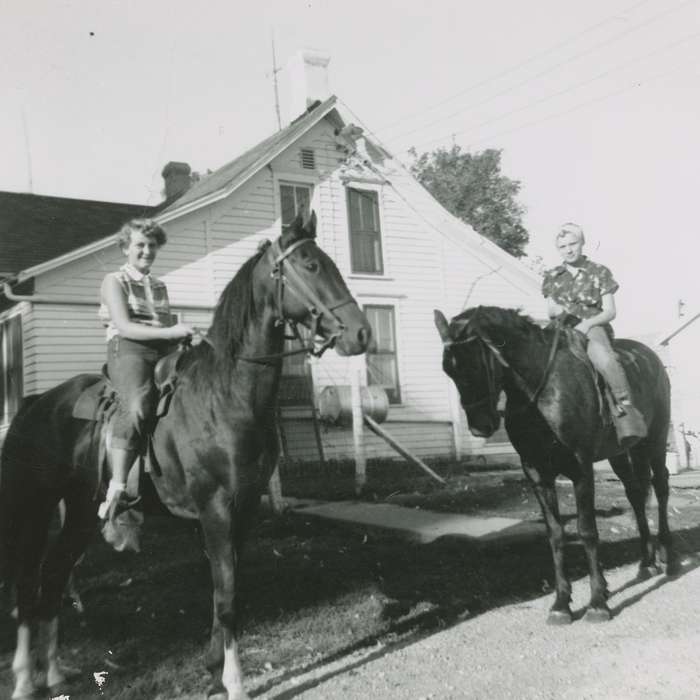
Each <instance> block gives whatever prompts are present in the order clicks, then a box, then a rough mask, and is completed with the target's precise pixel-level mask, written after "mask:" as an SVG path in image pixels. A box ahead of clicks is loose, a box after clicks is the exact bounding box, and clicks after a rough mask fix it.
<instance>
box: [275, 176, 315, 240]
mask: <svg viewBox="0 0 700 700" xmlns="http://www.w3.org/2000/svg"><path fill="white" fill-rule="evenodd" d="M280 208H281V211H282V233H285V232H286V231H287V230H289V226H290V224H291V223H292V221H294V219H295V218H296V216H297V214H299V213H300V212H301V214H302V216H303V217H304V219H306V218H308V216H309V214H310V213H311V187H310V186H309V185H294V184H281V185H280Z"/></svg>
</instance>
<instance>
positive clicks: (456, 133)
mask: <svg viewBox="0 0 700 700" xmlns="http://www.w3.org/2000/svg"><path fill="white" fill-rule="evenodd" d="M698 36H700V32H694V33H693V34H689V35H687V36H684V37H683V38H681V39H678V40H676V41H672V42H670V43H669V44H665V45H664V46H661V47H659V48H657V49H654V50H653V51H651V52H649V53H647V54H644V55H643V56H638V57H637V58H633V59H632V60H630V61H625V62H624V63H620V64H619V65H617V66H615V67H614V68H610V69H608V70H606V71H603V72H602V73H598V74H597V75H594V76H593V77H591V78H586V80H582V81H581V82H579V83H575V84H574V85H569V86H568V87H565V88H564V89H563V90H559V91H558V92H554V93H551V94H549V95H546V96H545V97H542V98H540V99H538V100H535V101H534V102H528V103H527V104H524V105H521V106H520V107H515V108H514V109H511V110H509V111H508V112H504V113H503V114H500V115H498V116H496V117H490V118H489V119H485V120H484V121H482V122H479V123H477V124H474V125H473V126H470V127H469V128H467V129H463V130H462V131H451V132H450V133H449V134H444V135H442V136H438V137H436V138H433V139H429V140H427V141H422V142H421V143H420V144H418V145H419V146H425V145H427V144H430V143H434V142H436V141H442V140H444V139H446V138H452V137H455V136H462V135H464V134H467V133H469V132H471V131H474V130H475V129H479V128H481V127H483V126H488V125H490V124H493V123H494V122H497V121H501V120H502V119H505V118H506V117H510V116H512V115H513V114H517V113H518V112H522V111H523V110H526V109H529V108H530V107H535V106H536V105H540V104H543V103H544V102H548V101H549V100H551V99H554V98H555V97H560V96H561V95H564V94H566V93H567V92H571V91H572V90H576V89H578V88H580V87H583V86H584V85H588V84H589V83H593V82H595V81H596V80H600V79H601V78H606V77H607V76H609V75H611V74H612V73H615V72H617V71H619V70H623V69H625V68H627V67H629V66H631V65H634V64H635V63H638V62H639V61H644V60H646V59H648V58H651V57H652V56H657V55H659V54H661V53H664V52H665V51H669V50H671V49H674V48H676V47H677V46H680V45H681V44H684V43H686V42H688V41H690V40H691V39H695V38H697V37H698Z"/></svg>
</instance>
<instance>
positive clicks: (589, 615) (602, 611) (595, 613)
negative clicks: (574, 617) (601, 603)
mask: <svg viewBox="0 0 700 700" xmlns="http://www.w3.org/2000/svg"><path fill="white" fill-rule="evenodd" d="M611 617H612V615H611V614H610V610H608V608H588V610H586V614H585V615H584V619H585V620H586V622H608V621H609V620H610V618H611Z"/></svg>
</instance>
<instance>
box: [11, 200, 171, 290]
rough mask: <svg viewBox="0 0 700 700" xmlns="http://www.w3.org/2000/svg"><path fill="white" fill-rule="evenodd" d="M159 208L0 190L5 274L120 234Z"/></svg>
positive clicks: (15, 272) (14, 273)
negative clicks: (127, 223)
mask: <svg viewBox="0 0 700 700" xmlns="http://www.w3.org/2000/svg"><path fill="white" fill-rule="evenodd" d="M155 210H157V207H149V206H145V205H143V204H118V203H114V202H97V201H92V200H85V199H67V198H65V197H49V196H46V195H37V194H29V193H23V192H0V275H2V276H12V275H16V274H17V273H18V272H20V271H22V270H26V269H27V268H30V267H34V266H36V265H39V264H41V263H43V262H46V261H49V260H52V259H54V258H57V257H59V256H61V255H63V254H64V253H67V252H69V251H72V250H75V249H76V248H80V247H82V246H84V245H86V244H89V243H92V242H94V241H96V240H100V239H102V238H104V237H105V236H107V235H109V234H111V233H114V232H115V231H117V230H118V229H119V227H120V226H121V225H122V224H123V223H124V222H125V221H127V220H128V219H131V218H134V217H136V216H147V215H151V214H152V213H153V212H154V211H155Z"/></svg>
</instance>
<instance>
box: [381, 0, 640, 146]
mask: <svg viewBox="0 0 700 700" xmlns="http://www.w3.org/2000/svg"><path fill="white" fill-rule="evenodd" d="M648 2H649V0H641V2H637V3H635V4H634V5H632V6H631V7H627V8H626V9H624V10H621V11H620V12H616V13H615V14H614V15H611V16H610V17H606V18H605V19H603V20H601V21H600V22H596V23H595V24H592V25H590V26H589V27H586V28H585V29H584V30H582V31H580V32H577V33H576V34H573V35H571V36H569V37H567V38H566V39H564V40H563V41H560V42H559V43H557V44H555V45H554V46H550V47H549V48H547V49H545V50H544V51H540V52H539V53H536V54H534V55H532V56H529V57H528V58H526V59H525V60H524V61H521V62H520V63H517V64H515V65H514V66H511V67H510V68H506V69H505V70H503V71H501V72H500V73H496V75H492V76H490V77H488V78H484V79H483V80H480V81H478V82H476V83H472V84H471V85H469V86H468V87H466V88H464V89H463V90H460V91H459V92H456V93H454V94H453V95H450V96H449V97H446V98H445V99H444V100H441V101H440V102H436V103H435V104H433V105H431V106H430V107H428V108H427V109H420V110H418V111H416V112H411V113H410V114H408V115H404V116H403V117H401V118H399V119H397V120H395V121H393V122H390V123H389V124H385V125H384V126H381V127H379V129H377V131H380V132H381V131H386V130H388V129H391V128H392V127H394V126H396V125H397V124H401V122H404V121H408V120H410V119H413V117H417V116H420V115H421V114H425V113H426V112H431V111H433V110H435V109H437V108H438V107H442V105H444V104H447V103H448V102H452V100H456V99H457V98H458V97H462V95H466V94H467V93H468V92H471V91H472V90H476V89H477V88H480V87H482V86H484V85H489V84H490V83H491V82H493V81H494V80H498V79H499V78H503V77H505V76H506V75H509V74H510V73H514V72H515V71H516V70H518V69H519V68H522V67H523V66H527V65H528V64H530V63H532V62H533V61H536V60H537V59H538V58H542V57H543V56H547V55H548V54H550V53H553V52H554V51H557V50H558V49H560V48H562V47H564V46H568V45H569V44H570V43H571V42H572V41H576V40H577V39H580V38H581V37H582V36H585V35H586V34H590V33H591V32H593V31H595V30H596V29H598V28H599V27H602V26H604V25H606V24H608V23H609V22H611V21H613V20H615V19H616V18H618V17H619V16H620V15H621V14H623V15H624V14H627V13H629V12H634V10H636V9H637V8H638V7H641V6H642V5H646V4H647V3H648Z"/></svg>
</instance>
